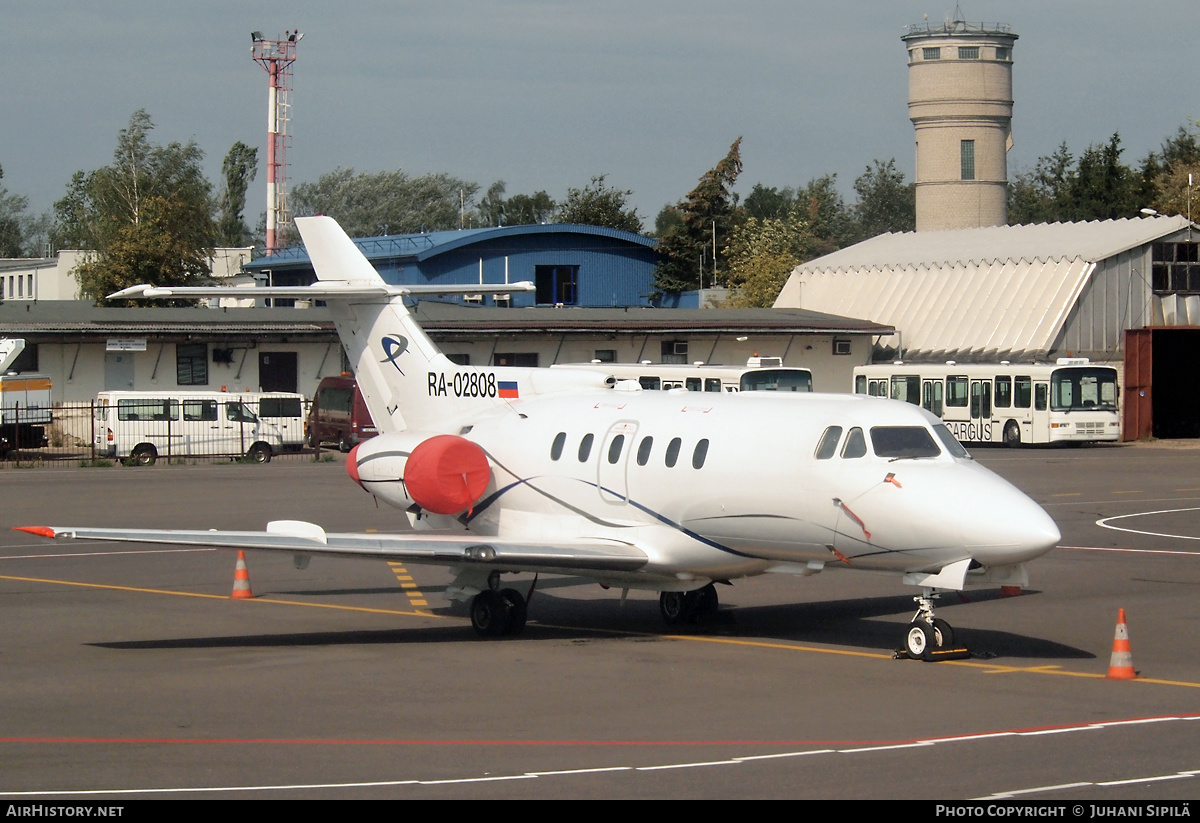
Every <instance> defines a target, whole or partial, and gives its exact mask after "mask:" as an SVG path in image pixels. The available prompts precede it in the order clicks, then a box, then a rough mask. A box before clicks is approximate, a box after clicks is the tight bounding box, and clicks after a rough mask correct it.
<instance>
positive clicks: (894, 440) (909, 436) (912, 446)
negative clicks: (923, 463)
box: [871, 426, 942, 457]
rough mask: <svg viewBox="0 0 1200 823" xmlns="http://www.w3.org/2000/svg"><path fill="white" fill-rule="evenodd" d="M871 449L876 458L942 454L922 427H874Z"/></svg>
mask: <svg viewBox="0 0 1200 823" xmlns="http://www.w3.org/2000/svg"><path fill="white" fill-rule="evenodd" d="M871 447H872V448H873V449H874V450H875V455H876V457H937V456H938V455H939V454H941V453H942V450H941V449H939V448H938V445H937V443H935V442H934V440H933V436H932V435H930V433H929V429H927V428H925V427H924V426H875V427H874V428H872V429H871Z"/></svg>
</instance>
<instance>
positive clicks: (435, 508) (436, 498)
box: [404, 434, 492, 514]
mask: <svg viewBox="0 0 1200 823" xmlns="http://www.w3.org/2000/svg"><path fill="white" fill-rule="evenodd" d="M491 476H492V467H491V466H489V465H488V460H487V455H486V454H484V453H483V449H481V448H479V446H477V445H475V444H474V443H472V442H471V441H470V440H466V439H464V438H462V437H457V436H455V435H453V434H439V435H438V436H436V437H431V438H429V439H428V440H423V441H422V442H421V443H420V444H419V445H418V446H417V447H416V448H415V449H413V450H412V454H411V455H409V458H408V463H407V465H406V466H405V469H404V485H405V487H406V488H407V489H408V496H409V497H411V498H412V499H413V500H414V501H416V503H417V505H418V506H420V507H421V508H423V509H425V510H426V511H431V512H435V513H437V514H458V513H459V512H460V511H462V510H463V509H466V508H469V507H470V506H471V505H472V504H474V503H475V501H476V500H478V499H479V498H480V497H482V496H483V493H484V491H485V490H486V489H487V484H488V480H489V479H491Z"/></svg>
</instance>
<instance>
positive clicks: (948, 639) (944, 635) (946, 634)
mask: <svg viewBox="0 0 1200 823" xmlns="http://www.w3.org/2000/svg"><path fill="white" fill-rule="evenodd" d="M933 645H934V648H937V649H948V648H950V647H951V646H953V645H954V628H953V627H952V626H951V625H950V624H949V623H947V622H946V621H945V620H942V619H941V618H940V617H935V618H933Z"/></svg>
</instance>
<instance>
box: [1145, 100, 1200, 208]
mask: <svg viewBox="0 0 1200 823" xmlns="http://www.w3.org/2000/svg"><path fill="white" fill-rule="evenodd" d="M1142 176H1143V178H1145V179H1146V180H1148V181H1150V182H1151V184H1152V185H1153V190H1154V197H1153V199H1152V200H1151V201H1150V207H1151V208H1153V209H1154V210H1155V211H1157V212H1159V213H1160V214H1182V215H1184V216H1187V215H1189V214H1193V212H1194V210H1193V209H1192V208H1191V202H1190V201H1191V193H1192V192H1191V190H1192V188H1193V187H1194V186H1195V185H1200V127H1198V126H1197V124H1196V123H1195V122H1193V123H1192V128H1191V129H1188V128H1185V127H1183V126H1180V127H1179V131H1178V132H1176V134H1175V135H1174V136H1173V137H1169V138H1167V140H1166V142H1164V143H1163V145H1162V151H1161V153H1159V154H1155V153H1151V154H1150V156H1148V157H1147V158H1146V159H1145V161H1143V163H1142Z"/></svg>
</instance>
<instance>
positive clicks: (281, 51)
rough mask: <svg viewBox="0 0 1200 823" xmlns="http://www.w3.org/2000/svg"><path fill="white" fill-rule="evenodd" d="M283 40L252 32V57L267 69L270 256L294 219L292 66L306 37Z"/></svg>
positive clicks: (290, 34)
mask: <svg viewBox="0 0 1200 823" xmlns="http://www.w3.org/2000/svg"><path fill="white" fill-rule="evenodd" d="M284 35H285V39H283V40H264V39H263V36H262V32H261V31H253V32H250V37H251V39H252V40H253V41H254V45H253V46H252V47H251V48H250V55H251V57H252V58H253V59H254V62H255V63H258V64H259V65H260V66H262V67H263V68H264V69H266V70H267V76H268V77H269V78H270V90H269V94H268V97H267V254H272V253H273V252H275V250H276V249H278V240H277V238H278V232H279V231H281V230H282V229H283V227H285V226H286V225H287V223H288V221H289V220H290V219H291V215H290V214H289V213H288V207H287V143H288V130H287V124H288V121H289V120H290V117H289V113H290V110H291V107H292V103H291V96H292V63H295V62H296V44H297V43H299V42H300V40H301V38H303V37H304V35H303V34H301V33H300V31H299V30H298V29H297V30H296V31H290V32H289V31H285V32H284Z"/></svg>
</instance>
